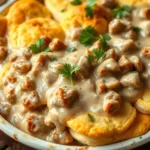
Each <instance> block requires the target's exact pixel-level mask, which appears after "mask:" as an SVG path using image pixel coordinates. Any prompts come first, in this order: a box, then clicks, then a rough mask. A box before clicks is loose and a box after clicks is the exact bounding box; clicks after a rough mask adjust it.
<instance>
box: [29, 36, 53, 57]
mask: <svg viewBox="0 0 150 150" xmlns="http://www.w3.org/2000/svg"><path fill="white" fill-rule="evenodd" d="M44 44H45V40H44V38H40V39H39V40H37V41H36V43H35V44H32V45H30V47H29V49H30V50H31V51H32V53H34V54H37V53H41V52H49V51H50V49H49V47H45V46H44Z"/></svg>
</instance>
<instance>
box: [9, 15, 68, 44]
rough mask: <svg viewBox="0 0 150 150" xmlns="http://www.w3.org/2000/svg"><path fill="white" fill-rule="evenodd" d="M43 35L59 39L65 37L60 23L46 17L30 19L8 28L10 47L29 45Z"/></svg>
mask: <svg viewBox="0 0 150 150" xmlns="http://www.w3.org/2000/svg"><path fill="white" fill-rule="evenodd" d="M43 36H47V37H49V38H51V39H53V38H59V39H60V40H64V37H65V35H64V32H63V30H62V28H61V27H60V25H59V24H58V23H57V22H56V21H54V20H52V19H48V18H35V19H30V20H28V21H26V22H24V23H22V24H21V25H13V26H12V27H11V29H10V30H9V40H10V43H11V46H12V47H24V46H29V45H31V44H33V43H35V41H37V40H38V39H39V38H41V37H43Z"/></svg>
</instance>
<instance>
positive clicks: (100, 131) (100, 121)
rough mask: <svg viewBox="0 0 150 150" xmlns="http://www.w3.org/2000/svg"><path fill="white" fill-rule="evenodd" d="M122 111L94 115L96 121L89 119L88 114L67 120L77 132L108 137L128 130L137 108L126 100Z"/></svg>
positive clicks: (70, 126)
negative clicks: (114, 113)
mask: <svg viewBox="0 0 150 150" xmlns="http://www.w3.org/2000/svg"><path fill="white" fill-rule="evenodd" d="M121 108H122V109H121V110H120V112H118V113H117V114H116V115H115V116H101V115H100V116H98V115H94V114H92V115H93V117H94V118H95V121H94V122H91V121H90V120H89V117H88V114H84V115H80V116H78V117H76V118H74V119H71V120H69V121H68V122H67V124H68V126H69V128H71V129H72V130H74V131H75V132H78V133H81V134H83V135H86V136H91V137H107V136H111V135H113V134H118V133H122V132H123V131H125V130H127V129H128V128H129V127H130V125H131V124H132V123H133V121H134V119H135V117H136V110H135V108H134V107H132V106H131V104H129V103H127V102H125V103H123V104H122V106H121Z"/></svg>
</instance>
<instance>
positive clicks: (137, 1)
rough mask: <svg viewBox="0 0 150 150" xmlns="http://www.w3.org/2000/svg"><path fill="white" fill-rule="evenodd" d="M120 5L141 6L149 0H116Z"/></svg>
mask: <svg viewBox="0 0 150 150" xmlns="http://www.w3.org/2000/svg"><path fill="white" fill-rule="evenodd" d="M116 2H117V3H118V4H119V5H135V6H141V5H146V4H148V0H116Z"/></svg>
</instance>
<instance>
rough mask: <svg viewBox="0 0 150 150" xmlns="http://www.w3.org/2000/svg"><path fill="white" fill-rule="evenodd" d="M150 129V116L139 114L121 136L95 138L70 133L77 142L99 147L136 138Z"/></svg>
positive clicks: (71, 131)
mask: <svg viewBox="0 0 150 150" xmlns="http://www.w3.org/2000/svg"><path fill="white" fill-rule="evenodd" d="M149 129H150V116H149V115H145V114H141V113H137V116H136V118H135V120H134V122H133V123H132V125H131V126H130V128H129V129H128V130H126V131H125V132H123V133H121V134H114V135H112V136H109V137H98V138H93V137H88V136H85V135H82V134H79V133H77V132H75V131H73V130H72V129H71V130H70V133H71V135H72V136H73V137H74V138H75V139H76V140H78V141H79V142H81V143H83V144H86V145H92V146H98V145H106V144H111V143H115V142H118V141H122V140H127V139H130V138H134V137H137V136H140V135H143V134H145V133H146V132H147V131H148V130H149Z"/></svg>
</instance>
